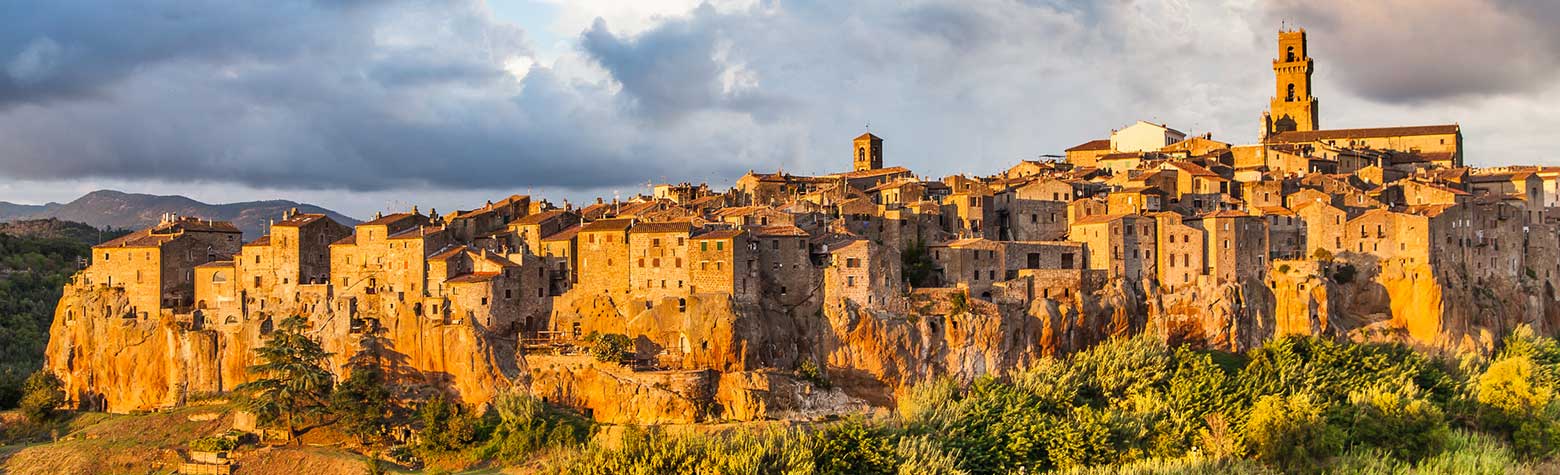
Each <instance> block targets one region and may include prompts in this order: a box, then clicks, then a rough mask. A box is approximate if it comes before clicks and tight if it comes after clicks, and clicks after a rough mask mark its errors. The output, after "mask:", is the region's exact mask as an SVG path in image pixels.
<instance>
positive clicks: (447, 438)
mask: <svg viewBox="0 0 1560 475" xmlns="http://www.w3.org/2000/svg"><path fill="white" fill-rule="evenodd" d="M417 420H418V421H419V422H421V423H422V432H420V433H418V435H419V437H420V438H421V440H422V442H421V445H422V447H423V449H425V450H434V451H446V450H460V449H464V448H466V447H468V446H470V445H471V444H472V443H473V442H476V441H477V428H478V421H477V418H476V417H474V416H472V415H471V413H470V411H468V410H467V409H466V407H465V406H462V405H461V404H460V402H458V401H451V400H449V399H448V398H446V397H445V396H444V395H443V394H435V395H434V396H433V397H432V398H429V399H428V401H427V402H425V403H423V405H422V406H420V407H418V408H417Z"/></svg>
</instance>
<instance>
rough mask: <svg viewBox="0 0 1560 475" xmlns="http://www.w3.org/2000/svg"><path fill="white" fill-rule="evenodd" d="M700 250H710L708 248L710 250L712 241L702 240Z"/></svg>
mask: <svg viewBox="0 0 1560 475" xmlns="http://www.w3.org/2000/svg"><path fill="white" fill-rule="evenodd" d="M699 250H700V251H708V250H710V242H709V241H703V242H700V243H699Z"/></svg>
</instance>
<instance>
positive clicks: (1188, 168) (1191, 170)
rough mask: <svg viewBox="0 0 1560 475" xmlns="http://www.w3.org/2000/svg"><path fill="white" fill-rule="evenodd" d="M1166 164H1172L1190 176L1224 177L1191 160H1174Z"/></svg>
mask: <svg viewBox="0 0 1560 475" xmlns="http://www.w3.org/2000/svg"><path fill="white" fill-rule="evenodd" d="M1166 165H1169V166H1172V167H1176V168H1178V169H1180V170H1182V171H1185V172H1186V173H1187V174H1189V175H1192V176H1201V177H1212V178H1221V179H1222V178H1224V177H1221V176H1219V174H1218V173H1214V172H1212V171H1210V170H1208V169H1207V168H1203V167H1202V165H1198V164H1195V163H1191V162H1181V161H1175V162H1169V163H1166Z"/></svg>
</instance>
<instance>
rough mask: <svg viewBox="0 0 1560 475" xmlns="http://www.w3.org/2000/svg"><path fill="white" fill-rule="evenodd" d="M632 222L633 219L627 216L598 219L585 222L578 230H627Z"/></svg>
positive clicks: (587, 231) (585, 231)
mask: <svg viewBox="0 0 1560 475" xmlns="http://www.w3.org/2000/svg"><path fill="white" fill-rule="evenodd" d="M633 224H634V220H632V219H627V218H621V219H619V218H614V219H598V220H595V221H591V222H589V223H585V225H584V226H582V227H580V232H582V233H590V232H598V231H627V230H628V228H629V226H632V225H633Z"/></svg>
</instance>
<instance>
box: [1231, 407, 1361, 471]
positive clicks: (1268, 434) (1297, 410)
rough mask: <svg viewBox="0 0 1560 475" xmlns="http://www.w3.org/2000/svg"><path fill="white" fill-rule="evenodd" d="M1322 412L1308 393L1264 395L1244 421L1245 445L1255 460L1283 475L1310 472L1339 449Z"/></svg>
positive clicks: (1336, 435)
mask: <svg viewBox="0 0 1560 475" xmlns="http://www.w3.org/2000/svg"><path fill="white" fill-rule="evenodd" d="M1325 411H1326V408H1325V407H1324V406H1323V405H1322V403H1321V402H1319V401H1317V398H1316V397H1315V396H1312V395H1311V394H1309V393H1300V394H1296V395H1293V396H1288V397H1285V396H1278V395H1268V396H1263V397H1262V398H1261V399H1259V400H1257V403H1256V405H1255V406H1253V407H1252V408H1251V416H1250V417H1249V418H1248V419H1247V421H1246V430H1245V438H1246V442H1247V443H1248V444H1250V446H1251V452H1252V454H1254V455H1256V456H1257V459H1258V460H1261V461H1263V462H1265V463H1268V464H1271V465H1273V466H1275V467H1278V468H1279V469H1281V470H1284V471H1285V472H1286V473H1296V472H1310V471H1313V470H1315V469H1316V468H1317V466H1318V465H1319V464H1320V463H1321V461H1322V460H1325V459H1326V458H1327V457H1330V456H1332V455H1334V454H1336V453H1337V452H1338V450H1339V449H1340V447H1339V445H1340V444H1339V434H1338V433H1337V432H1336V430H1335V429H1333V428H1331V427H1329V426H1328V425H1327V418H1326V416H1325V415H1324V413H1325Z"/></svg>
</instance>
